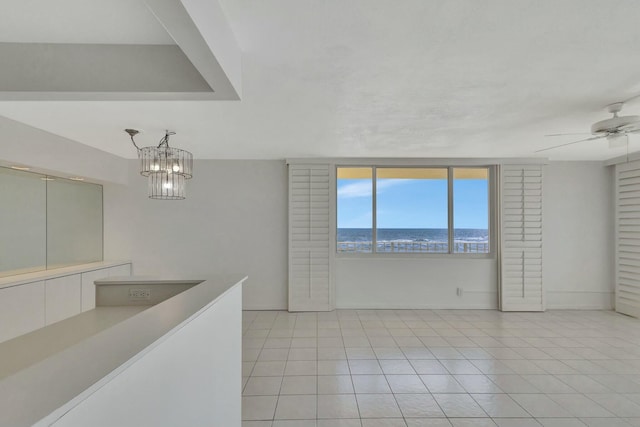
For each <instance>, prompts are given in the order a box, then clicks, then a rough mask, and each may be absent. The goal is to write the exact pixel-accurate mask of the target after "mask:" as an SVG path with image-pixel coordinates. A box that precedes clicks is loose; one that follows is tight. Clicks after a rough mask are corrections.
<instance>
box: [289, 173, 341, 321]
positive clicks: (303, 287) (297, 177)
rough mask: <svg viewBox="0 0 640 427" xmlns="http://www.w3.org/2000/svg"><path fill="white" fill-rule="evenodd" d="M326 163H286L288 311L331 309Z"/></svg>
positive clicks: (328, 178)
mask: <svg viewBox="0 0 640 427" xmlns="http://www.w3.org/2000/svg"><path fill="white" fill-rule="evenodd" d="M329 182H330V177H329V165H322V164H306V165H305V164H290V165H289V311H329V310H331V290H330V285H331V276H330V274H329V273H330V263H329V250H330V247H329V246H330V240H329V234H330V232H329V216H330V212H329V211H330V200H329V197H330V191H329Z"/></svg>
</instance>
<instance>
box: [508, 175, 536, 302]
mask: <svg viewBox="0 0 640 427" xmlns="http://www.w3.org/2000/svg"><path fill="white" fill-rule="evenodd" d="M542 168H543V166H542V165H503V166H502V169H501V179H500V193H501V198H502V203H501V229H500V236H501V260H500V270H501V271H500V307H501V309H502V310H503V311H543V310H544V289H543V286H542Z"/></svg>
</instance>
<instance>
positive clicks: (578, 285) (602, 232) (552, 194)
mask: <svg viewBox="0 0 640 427" xmlns="http://www.w3.org/2000/svg"><path fill="white" fill-rule="evenodd" d="M612 179H613V174H612V171H611V168H607V167H605V166H604V165H603V164H602V163H601V162H552V163H551V164H549V165H548V166H547V168H546V170H545V177H544V196H543V197H544V199H543V221H544V231H543V232H544V236H543V239H544V245H543V246H544V249H543V281H544V282H543V283H544V287H545V291H546V306H547V308H548V309H553V308H569V309H574V308H576V309H580V308H582V309H585V308H590V309H609V308H611V307H612V296H613V252H614V250H613V244H614V242H613V230H614V223H613V201H612V196H611V194H612V188H613V181H612Z"/></svg>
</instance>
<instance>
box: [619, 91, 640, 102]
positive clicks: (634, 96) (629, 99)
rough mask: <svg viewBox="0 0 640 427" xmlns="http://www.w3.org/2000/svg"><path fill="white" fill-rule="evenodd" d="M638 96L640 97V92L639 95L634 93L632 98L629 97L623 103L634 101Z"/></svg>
mask: <svg viewBox="0 0 640 427" xmlns="http://www.w3.org/2000/svg"><path fill="white" fill-rule="evenodd" d="M636 98H640V93H639V94H637V95H633V96H632V97H631V98H627V99H625V100H624V101H622V103H623V104H626V103H627V102H629V101H633V100H634V99H636Z"/></svg>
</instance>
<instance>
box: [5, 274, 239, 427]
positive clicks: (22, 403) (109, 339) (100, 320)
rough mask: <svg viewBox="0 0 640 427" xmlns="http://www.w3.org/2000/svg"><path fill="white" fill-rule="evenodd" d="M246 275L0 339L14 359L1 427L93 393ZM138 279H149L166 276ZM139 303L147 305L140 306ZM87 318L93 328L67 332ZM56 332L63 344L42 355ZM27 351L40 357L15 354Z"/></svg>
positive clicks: (51, 412)
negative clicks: (152, 302) (151, 303)
mask: <svg viewBox="0 0 640 427" xmlns="http://www.w3.org/2000/svg"><path fill="white" fill-rule="evenodd" d="M246 278H247V277H246V276H242V275H236V276H218V277H210V278H207V279H206V280H204V281H202V280H201V281H202V283H200V284H198V285H195V286H193V287H192V288H190V289H187V290H186V291H184V292H182V293H180V294H178V295H176V296H174V297H172V298H170V299H168V300H166V301H163V302H161V303H159V304H157V305H154V306H152V307H134V310H132V311H135V308H137V309H138V311H137V312H136V313H132V312H130V311H127V310H126V309H130V307H127V308H126V309H125V310H120V311H119V310H113V308H122V307H104V309H106V311H102V310H92V311H93V312H94V313H93V314H91V312H86V313H83V314H80V315H78V316H74V317H73V318H70V319H67V320H65V321H62V322H59V323H57V324H53V325H50V326H47V327H45V328H42V329H40V330H38V331H34V332H32V333H31V334H27V335H32V334H35V335H32V336H31V337H27V336H26V335H25V336H23V337H18V338H15V339H13V340H10V341H7V342H5V343H2V344H0V360H2V361H3V363H4V360H5V358H7V360H13V362H11V366H12V367H9V368H7V369H5V370H4V371H3V372H4V374H0V425H2V426H16V427H18V426H31V425H33V424H34V423H36V422H38V421H40V420H42V419H43V418H45V417H49V416H52V417H54V419H55V417H56V416H57V415H58V414H59V415H62V414H63V413H64V411H66V410H68V409H69V408H70V407H71V406H73V402H76V401H79V400H81V399H82V398H83V396H87V395H89V394H91V393H92V392H93V391H94V390H95V389H97V388H99V387H100V383H102V382H104V381H108V379H109V378H110V377H111V376H112V375H115V374H116V373H117V372H119V370H121V369H124V368H125V367H127V366H129V365H130V364H132V363H133V362H134V361H135V360H136V359H137V358H138V357H140V355H141V354H145V353H146V352H148V351H150V350H151V349H152V348H153V347H154V343H156V342H158V341H161V340H163V339H165V338H166V337H167V336H169V335H171V334H172V333H173V331H176V330H178V329H180V328H181V327H182V326H183V325H185V324H187V323H188V322H189V321H190V320H191V319H193V318H195V317H196V316H198V315H199V313H200V312H202V311H203V310H205V309H207V308H208V307H210V306H211V305H213V304H215V303H216V301H218V300H219V299H220V298H222V297H223V296H224V295H225V294H226V293H227V292H228V291H229V290H230V289H232V288H234V287H236V286H240V285H241V284H242V282H244V280H246ZM132 280H133V283H138V282H136V281H135V280H136V278H135V277H134V278H131V277H126V278H121V279H120V283H127V282H131V281H132ZM142 280H146V281H147V283H150V282H151V281H154V282H157V280H160V281H163V280H165V279H155V280H154V279H151V278H148V277H147V278H143V279H142ZM166 280H180V279H177V278H176V279H166ZM188 280H190V279H188ZM194 280H195V279H194ZM180 282H181V283H185V281H184V280H180ZM165 283H166V282H165ZM141 308H142V309H144V308H146V309H144V310H142V311H140V309H141ZM88 313H89V314H88ZM90 318H94V320H95V324H94V326H93V327H86V329H84V331H77V332H73V331H69V330H68V329H74V328H75V326H77V325H78V324H79V323H82V322H83V320H85V321H87V319H90ZM132 331H135V334H133V333H132ZM57 337H66V338H65V339H66V340H67V342H66V344H64V343H62V342H61V343H60V345H58V346H57V348H55V349H53V350H52V352H51V354H46V345H45V343H46V342H55V341H56V339H57ZM32 348H40V352H39V354H40V356H36V357H31V359H30V361H29V360H25V362H20V361H19V359H20V357H21V354H22V355H23V356H24V357H25V359H28V358H29V356H28V354H29V353H30V352H31V349H32ZM3 369H4V368H3Z"/></svg>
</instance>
